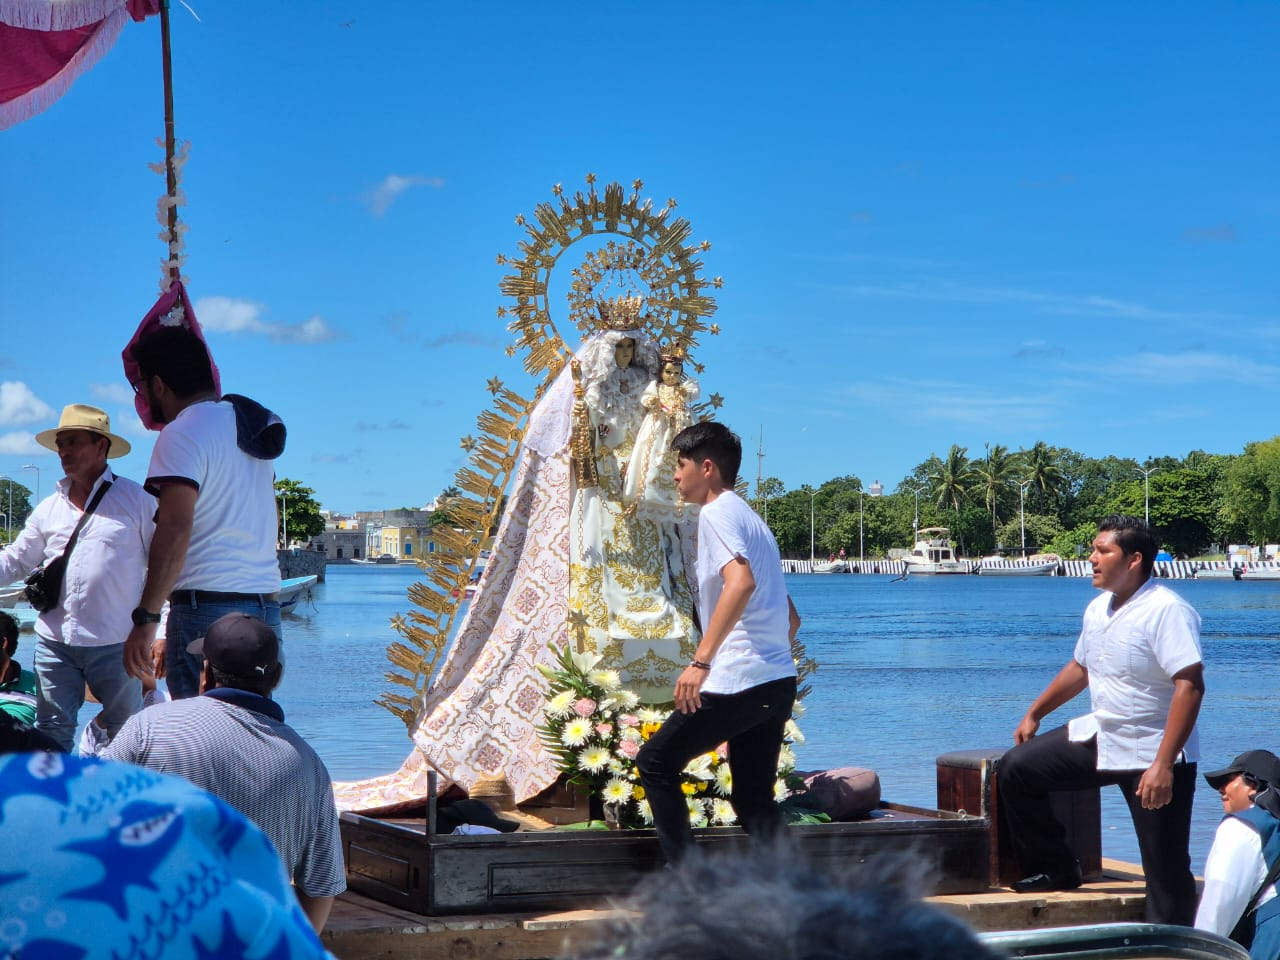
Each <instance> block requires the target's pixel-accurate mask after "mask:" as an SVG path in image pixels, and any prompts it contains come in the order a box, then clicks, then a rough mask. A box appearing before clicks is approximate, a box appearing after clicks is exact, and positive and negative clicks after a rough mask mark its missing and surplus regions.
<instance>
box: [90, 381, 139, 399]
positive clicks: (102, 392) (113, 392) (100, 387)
mask: <svg viewBox="0 0 1280 960" xmlns="http://www.w3.org/2000/svg"><path fill="white" fill-rule="evenodd" d="M89 395H90V396H92V397H93V399H95V400H102V401H104V402H106V403H128V404H132V403H133V390H131V389H130V388H129V387H126V386H125V385H124V384H123V383H91V384H89Z"/></svg>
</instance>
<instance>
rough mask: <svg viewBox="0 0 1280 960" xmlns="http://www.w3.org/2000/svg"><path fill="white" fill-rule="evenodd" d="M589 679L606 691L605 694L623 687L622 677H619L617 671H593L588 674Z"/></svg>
mask: <svg viewBox="0 0 1280 960" xmlns="http://www.w3.org/2000/svg"><path fill="white" fill-rule="evenodd" d="M587 679H588V680H590V681H591V682H592V683H594V684H595V685H596V686H598V687H600V689H602V690H604V691H605V693H613V692H614V691H615V690H617V689H618V688H619V687H620V686H622V677H621V676H619V674H618V671H617V670H592V671H591V672H590V673H588V674H587Z"/></svg>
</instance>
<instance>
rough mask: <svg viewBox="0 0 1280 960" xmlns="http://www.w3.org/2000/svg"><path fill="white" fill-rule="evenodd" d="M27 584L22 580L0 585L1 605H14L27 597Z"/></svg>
mask: <svg viewBox="0 0 1280 960" xmlns="http://www.w3.org/2000/svg"><path fill="white" fill-rule="evenodd" d="M26 589H27V585H26V584H25V583H23V582H22V581H21V580H18V581H15V582H14V583H11V584H9V585H8V586H4V587H0V607H12V606H13V605H14V604H15V603H21V602H22V601H23V600H25V599H26Z"/></svg>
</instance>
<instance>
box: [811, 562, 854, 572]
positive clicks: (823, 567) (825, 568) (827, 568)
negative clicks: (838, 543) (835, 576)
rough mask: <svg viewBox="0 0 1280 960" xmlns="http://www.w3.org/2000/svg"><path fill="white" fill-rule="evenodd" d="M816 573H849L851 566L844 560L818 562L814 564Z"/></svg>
mask: <svg viewBox="0 0 1280 960" xmlns="http://www.w3.org/2000/svg"><path fill="white" fill-rule="evenodd" d="M813 572H814V573H848V572H849V564H848V563H847V562H846V561H844V560H817V561H815V562H814V564H813Z"/></svg>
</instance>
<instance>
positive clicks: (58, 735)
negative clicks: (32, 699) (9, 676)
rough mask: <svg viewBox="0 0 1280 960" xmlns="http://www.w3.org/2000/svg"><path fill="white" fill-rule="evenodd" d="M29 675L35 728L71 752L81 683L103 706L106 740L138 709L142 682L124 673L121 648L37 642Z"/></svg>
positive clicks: (119, 645) (81, 689) (82, 692)
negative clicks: (32, 681) (34, 692)
mask: <svg viewBox="0 0 1280 960" xmlns="http://www.w3.org/2000/svg"><path fill="white" fill-rule="evenodd" d="M32 670H33V672H34V673H35V675H36V690H37V693H38V701H37V703H36V729H37V730H39V731H40V732H41V733H45V734H48V735H49V736H50V737H52V738H53V739H54V740H55V741H56V742H57V744H58V746H60V747H62V749H63V750H65V751H67V752H68V753H70V752H71V747H72V744H73V743H74V742H75V734H76V715H77V714H78V713H79V712H80V707H81V706H83V705H84V688H85V684H88V685H89V689H90V690H92V691H93V695H94V696H95V697H97V698H98V702H99V703H101V704H102V725H103V726H104V727H106V729H107V736H109V737H114V736H115V735H116V734H117V733H119V731H120V728H121V727H123V726H124V722H125V721H126V720H128V719H129V718H130V717H131V716H133V715H134V714H135V713H137V712H138V711H139V710H141V709H142V682H141V681H140V680H138V679H137V678H136V677H131V676H129V674H127V673H126V672H125V669H124V644H123V643H112V644H108V645H107V646H105V647H73V646H71V645H69V644H66V643H59V642H58V641H57V640H46V639H44V638H43V637H41V638H40V640H39V641H38V642H37V643H36V650H35V656H34V657H33V658H32Z"/></svg>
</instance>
